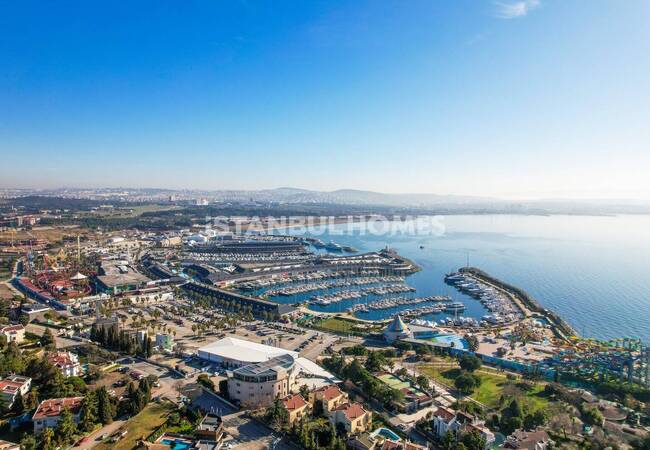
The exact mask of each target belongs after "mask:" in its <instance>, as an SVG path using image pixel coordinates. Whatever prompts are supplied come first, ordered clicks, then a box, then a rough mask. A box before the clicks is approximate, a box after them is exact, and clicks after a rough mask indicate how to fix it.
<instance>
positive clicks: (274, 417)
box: [266, 397, 289, 428]
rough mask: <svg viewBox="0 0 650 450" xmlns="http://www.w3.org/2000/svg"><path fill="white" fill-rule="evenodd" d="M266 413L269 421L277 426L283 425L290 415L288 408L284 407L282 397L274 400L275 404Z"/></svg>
mask: <svg viewBox="0 0 650 450" xmlns="http://www.w3.org/2000/svg"><path fill="white" fill-rule="evenodd" d="M266 414H267V418H268V419H269V421H270V422H271V423H272V424H273V425H274V426H275V427H276V428H279V427H281V426H282V424H284V423H285V422H286V421H287V419H288V417H289V414H288V413H287V410H286V409H285V408H284V405H283V404H282V400H280V397H276V398H275V400H273V404H272V405H271V406H270V407H269V409H268V410H267V412H266Z"/></svg>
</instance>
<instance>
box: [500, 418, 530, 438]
mask: <svg viewBox="0 0 650 450" xmlns="http://www.w3.org/2000/svg"><path fill="white" fill-rule="evenodd" d="M523 426H524V422H523V420H521V417H504V418H503V419H502V420H501V431H502V432H503V433H504V434H510V433H512V432H513V431H515V430H518V429H520V428H522V427H523Z"/></svg>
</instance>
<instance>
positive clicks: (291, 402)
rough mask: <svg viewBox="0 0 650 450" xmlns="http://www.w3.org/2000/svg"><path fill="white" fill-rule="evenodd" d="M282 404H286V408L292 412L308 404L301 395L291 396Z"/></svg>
mask: <svg viewBox="0 0 650 450" xmlns="http://www.w3.org/2000/svg"><path fill="white" fill-rule="evenodd" d="M282 403H283V404H284V407H285V408H286V409H288V410H290V411H293V410H294V409H300V408H302V407H304V406H305V405H306V404H307V402H306V401H305V399H304V398H302V395H300V394H295V395H291V396H289V397H287V398H285V399H284V400H282Z"/></svg>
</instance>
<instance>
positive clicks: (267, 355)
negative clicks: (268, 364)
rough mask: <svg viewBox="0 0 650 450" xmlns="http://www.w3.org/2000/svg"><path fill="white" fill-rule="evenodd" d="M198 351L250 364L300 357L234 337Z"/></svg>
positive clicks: (280, 349) (296, 354) (226, 338)
mask: <svg viewBox="0 0 650 450" xmlns="http://www.w3.org/2000/svg"><path fill="white" fill-rule="evenodd" d="M198 351H199V352H204V353H209V354H211V355H216V356H221V357H222V358H227V359H230V360H234V361H242V362H249V363H256V362H262V361H266V360H268V359H271V358H274V357H276V356H279V355H291V356H293V357H294V358H297V357H298V353H297V352H293V351H290V350H284V349H282V348H278V347H272V346H270V345H264V344H258V343H256V342H251V341H245V340H243V339H237V338H233V337H225V338H223V339H219V340H218V341H216V342H213V343H212V344H208V345H206V346H203V347H201V348H199V350H198Z"/></svg>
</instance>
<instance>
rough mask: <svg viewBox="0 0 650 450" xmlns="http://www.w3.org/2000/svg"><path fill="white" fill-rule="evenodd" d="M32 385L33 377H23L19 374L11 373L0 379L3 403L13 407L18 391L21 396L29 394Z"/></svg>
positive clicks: (0, 393)
mask: <svg viewBox="0 0 650 450" xmlns="http://www.w3.org/2000/svg"><path fill="white" fill-rule="evenodd" d="M31 386H32V379H31V378H28V377H21V376H19V375H9V376H8V377H7V378H5V379H4V380H0V398H2V403H3V404H4V405H6V406H7V407H9V408H11V405H13V404H14V401H15V400H16V397H17V396H18V393H20V395H21V396H22V395H25V394H27V393H28V392H29V388H30V387H31Z"/></svg>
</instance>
